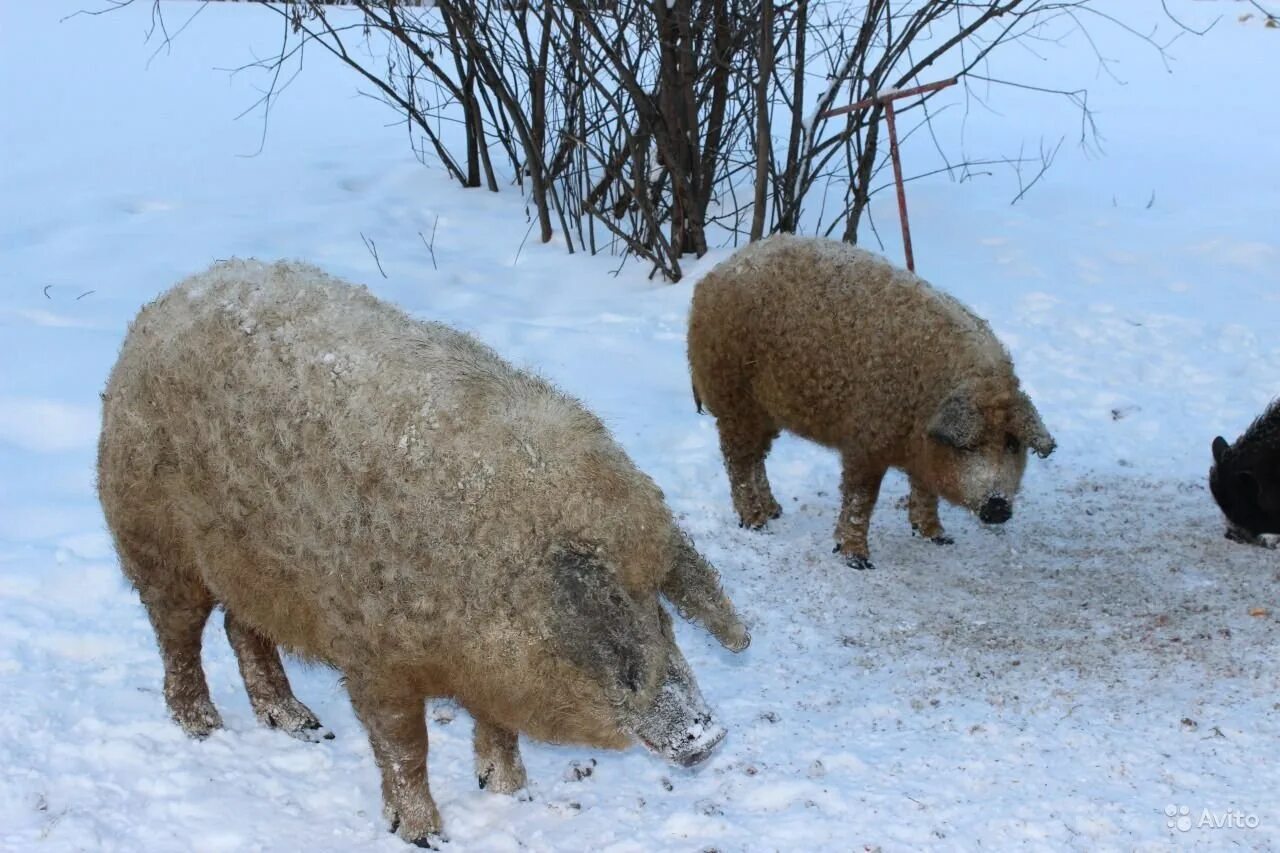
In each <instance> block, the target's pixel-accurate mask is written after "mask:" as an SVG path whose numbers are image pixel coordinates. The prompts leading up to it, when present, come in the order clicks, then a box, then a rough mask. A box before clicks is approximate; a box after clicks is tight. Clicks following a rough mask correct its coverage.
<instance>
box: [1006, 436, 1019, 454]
mask: <svg viewBox="0 0 1280 853" xmlns="http://www.w3.org/2000/svg"><path fill="white" fill-rule="evenodd" d="M1004 449H1005V450H1007V451H1009V452H1010V453H1017V452H1018V451H1019V450H1021V449H1022V442H1020V441H1018V439H1017V436H1012V435H1006V436H1005V437H1004Z"/></svg>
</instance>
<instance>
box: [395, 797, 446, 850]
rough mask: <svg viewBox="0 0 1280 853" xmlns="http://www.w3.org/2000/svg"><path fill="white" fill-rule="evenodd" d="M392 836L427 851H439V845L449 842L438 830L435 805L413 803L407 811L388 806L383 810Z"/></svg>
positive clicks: (438, 819) (437, 812)
mask: <svg viewBox="0 0 1280 853" xmlns="http://www.w3.org/2000/svg"><path fill="white" fill-rule="evenodd" d="M383 815H384V816H385V817H387V821H388V824H390V830H392V834H393V835H396V836H397V838H398V839H401V840H402V841H406V843H408V844H412V845H415V847H421V848H426V849H429V850H438V849H440V847H439V845H440V844H443V843H445V841H448V840H449V836H448V835H445V834H444V830H443V829H440V812H439V811H438V809H436V808H435V803H433V802H430V800H428V802H425V803H413V804H412V806H411V807H410V808H408V809H407V811H396V809H393V808H390V807H389V806H387V807H384V808H383Z"/></svg>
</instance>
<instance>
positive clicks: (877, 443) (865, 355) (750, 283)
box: [689, 234, 1054, 569]
mask: <svg viewBox="0 0 1280 853" xmlns="http://www.w3.org/2000/svg"><path fill="white" fill-rule="evenodd" d="M689 364H690V368H691V370H692V374H693V391H694V398H695V400H696V401H697V405H698V408H699V411H701V409H702V405H703V403H705V404H706V406H707V408H708V409H709V410H710V411H711V413H712V414H714V415H715V416H716V425H717V427H718V428H719V432H720V447H721V450H722V451H723V453H724V460H725V468H726V469H727V470H728V474H729V484H730V488H731V490H732V493H733V504H734V507H735V509H736V510H737V512H738V517H739V519H740V520H741V522H742V524H743V526H745V527H750V528H759V527H762V526H763V525H764V524H765V522H766V521H767V520H768V519H770V518H777V517H778V515H779V514H781V512H782V508H781V507H780V506H779V505H778V502H777V501H776V500H774V497H773V494H772V493H771V491H770V489H769V481H768V479H767V477H766V475H765V468H764V459H765V456H766V454H768V452H769V446H770V444H771V443H772V442H773V439H774V438H776V437H777V435H778V433H779V431H780V430H784V429H785V430H789V431H791V432H794V433H796V434H797V435H801V436H803V437H805V438H808V439H811V440H813V441H816V442H819V443H820V444H824V445H826V446H828V447H832V448H834V449H836V450H838V451H839V452H840V454H841V458H842V463H843V468H844V475H843V479H842V481H841V493H842V504H843V505H842V509H841V513H840V519H839V521H838V523H837V525H836V532H835V538H836V547H835V550H836V551H837V552H841V553H843V554H844V555H845V557H846V559H847V561H848V562H849V564H850V565H851V566H853V567H854V568H858V569H866V568H871V567H872V564H871V561H870V553H869V551H868V548H867V525H868V522H869V521H870V519H871V511H872V509H873V508H874V506H875V502H876V496H877V495H878V493H879V490H880V481H881V479H882V478H883V477H884V474H885V472H886V471H887V470H888V469H889V468H899V469H901V470H903V471H905V472H906V473H907V475H908V477H909V479H910V482H911V495H910V498H909V503H908V506H909V512H908V515H909V518H910V521H911V525H912V527H913V528H914V529H915V530H916V531H917V532H918V533H920V534H921V535H923V536H926V537H929V538H930V539H933V540H934V541H935V542H939V543H947V542H950V541H951V540H950V539H948V538H946V536H945V535H944V533H943V529H942V525H941V524H940V523H939V521H938V497H939V496H942V497H944V498H946V499H947V500H949V501H951V502H952V503H956V504H959V505H961V506H965V507H968V508H969V509H971V510H972V511H974V512H975V513H977V514H978V517H979V518H980V519H981V520H982V521H984V522H987V523H990V524H999V523H1002V522H1004V521H1006V520H1008V519H1009V517H1010V516H1011V515H1012V513H1013V503H1012V501H1013V496H1014V493H1015V492H1016V491H1017V490H1018V486H1019V484H1020V483H1021V480H1022V471H1023V468H1024V466H1025V465H1026V450H1027V448H1030V449H1032V450H1034V451H1035V452H1037V453H1039V454H1040V455H1041V456H1048V455H1049V454H1050V453H1051V452H1053V448H1054V441H1053V438H1052V437H1051V436H1050V435H1049V432H1048V431H1047V430H1046V429H1045V427H1044V424H1043V423H1041V421H1040V416H1039V414H1038V413H1037V412H1036V409H1035V407H1034V406H1033V405H1032V404H1031V400H1030V399H1028V398H1027V395H1026V394H1024V393H1023V392H1022V391H1021V390H1020V389H1019V386H1018V378H1017V377H1016V376H1015V375H1014V373H1013V364H1012V362H1011V361H1010V360H1009V354H1008V353H1007V352H1006V351H1005V349H1004V347H1002V346H1001V345H1000V342H999V341H998V340H996V338H995V335H993V334H992V332H991V329H990V327H989V326H988V325H987V324H986V323H985V322H984V321H983V320H981V319H979V318H978V317H977V316H975V315H974V314H973V313H972V312H970V311H969V310H968V309H967V308H965V307H964V306H963V305H961V304H960V303H959V302H957V301H956V300H955V299H953V298H952V297H950V296H948V295H947V294H945V293H941V292H939V291H937V290H935V289H934V288H932V287H930V286H929V285H928V284H927V283H926V282H924V281H923V280H921V279H919V278H917V277H916V276H915V275H914V274H912V273H910V272H907V271H905V270H902V269H899V268H897V267H894V266H892V265H891V264H890V263H888V262H887V261H886V260H884V259H883V258H881V257H879V256H878V255H874V254H872V253H870V252H867V251H864V250H862V249H859V248H856V247H854V246H850V245H847V244H845V243H841V242H837V241H834V240H825V239H818V238H804V237H794V236H790V235H781V234H780V235H775V236H773V237H768V238H766V239H764V240H761V241H759V242H756V243H752V244H751V245H749V246H747V247H745V248H743V249H741V250H739V251H738V252H736V253H735V254H734V255H733V256H732V257H731V258H729V259H728V260H727V261H725V262H723V263H721V264H720V265H718V266H717V267H715V268H714V269H713V270H711V272H709V273H708V274H707V275H706V277H705V278H703V279H702V280H701V281H700V282H698V285H697V287H696V289H695V291H694V295H693V308H692V312H691V314H690V318H689Z"/></svg>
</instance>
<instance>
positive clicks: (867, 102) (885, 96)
mask: <svg viewBox="0 0 1280 853" xmlns="http://www.w3.org/2000/svg"><path fill="white" fill-rule="evenodd" d="M957 82H959V81H958V80H957V79H956V78H955V77H948V78H947V79H946V80H939V81H938V82H936V83H925V84H924V85H923V86H912V87H911V88H910V89H890V90H889V91H887V92H877V93H876V94H874V95H871V96H870V97H867V98H863V99H862V100H861V101H858V102H857V103H856V104H849V106H847V107H836V108H835V109H834V110H827V111H826V112H825V113H822V114H821V115H819V116H818V118H831V117H832V116H840V115H844V114H845V113H851V112H854V111H855V110H861V109H866V108H867V107H869V106H871V105H872V104H874V103H875V102H876V101H885V102H888V101H891V100H896V99H898V98H910V97H911V96H912V95H923V94H925V93H926V92H936V91H938V90H939V89H945V88H947V87H948V86H954V85H955V84H956V83H957Z"/></svg>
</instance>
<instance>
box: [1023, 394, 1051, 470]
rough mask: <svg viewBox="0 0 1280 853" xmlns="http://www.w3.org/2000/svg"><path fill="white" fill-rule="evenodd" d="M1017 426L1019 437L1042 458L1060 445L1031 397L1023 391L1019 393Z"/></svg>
mask: <svg viewBox="0 0 1280 853" xmlns="http://www.w3.org/2000/svg"><path fill="white" fill-rule="evenodd" d="M1017 428H1018V437H1019V438H1021V439H1022V440H1023V441H1024V442H1026V445H1027V447H1030V448H1031V449H1032V450H1034V451H1035V452H1036V454H1037V455H1038V456H1039V457H1040V458H1041V459H1043V458H1044V457H1046V456H1048V455H1049V454H1050V453H1052V452H1053V451H1054V448H1056V447H1057V446H1058V443H1057V442H1056V441H1054V440H1053V436H1051V435H1049V430H1047V429H1045V426H1044V421H1042V420H1040V413H1039V412H1037V411H1036V407H1035V405H1034V404H1033V403H1032V402H1031V398H1030V397H1028V396H1027V395H1026V394H1023V393H1021V392H1019V393H1018V414H1017Z"/></svg>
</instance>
